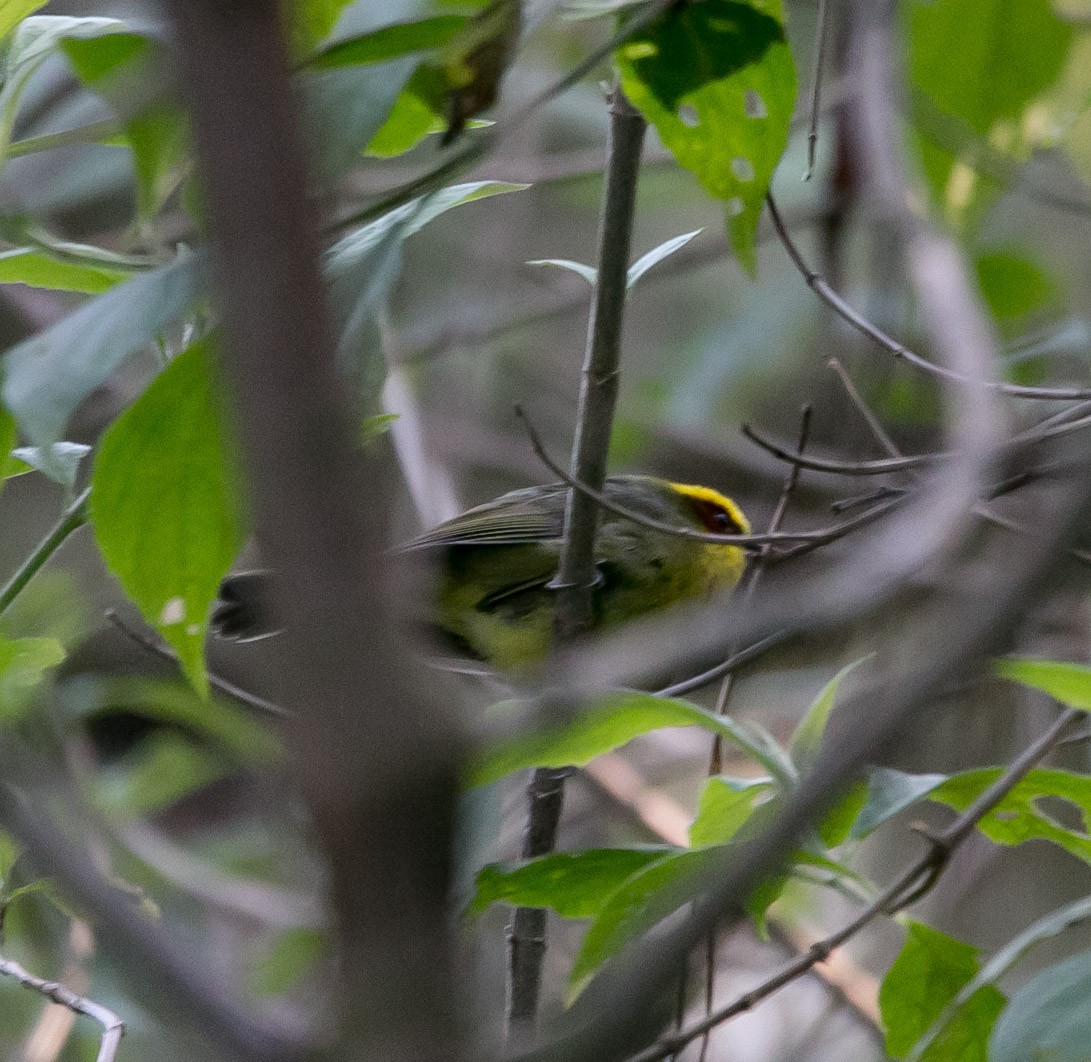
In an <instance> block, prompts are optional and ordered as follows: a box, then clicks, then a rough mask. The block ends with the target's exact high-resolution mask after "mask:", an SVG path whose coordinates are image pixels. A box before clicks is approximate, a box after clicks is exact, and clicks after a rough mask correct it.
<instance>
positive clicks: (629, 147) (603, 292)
mask: <svg viewBox="0 0 1091 1062" xmlns="http://www.w3.org/2000/svg"><path fill="white" fill-rule="evenodd" d="M609 107H610V140H609V150H608V159H607V166H606V188H605V192H604V197H603V205H602V220H601V223H600V227H599V255H598V280H597V283H596V285H595V297H594V302H593V303H592V307H591V315H590V318H589V320H588V325H587V353H586V357H585V360H584V365H583V375H582V378H581V383H580V397H579V405H578V407H577V410H576V435H575V440H574V442H573V446H572V459H571V467H572V475H573V477H574V478H575V479H577V480H579V481H580V482H582V483H589V484H591V486H592V487H593V488H594V489H595V490H601V489H602V486H603V484H604V483H605V481H606V465H607V458H608V454H609V449H610V437H611V434H612V431H613V424H614V410H615V407H616V406H617V395H618V375H619V372H620V367H621V337H622V322H623V319H624V314H625V296H626V291H627V278H628V268H629V257H630V251H631V248H632V233H633V215H634V213H635V210H636V187H637V180H638V178H639V175H640V153H641V150H642V148H643V145H644V133H645V130H646V129H647V123H646V122H645V121H644V118H643V117H642V116H641V114H640V112H639V111H637V109H636V108H635V107H634V106H633V105H632V104H631V103H630V102H629V101H628V100H627V99H626V98H625V95H624V93H623V92H622V91H621V89H620V88H615V89H614V91H613V94H612V95H611V97H610V102H609ZM598 521H599V512H598V507H597V506H596V504H595V502H594V500H592V499H590V498H588V497H587V495H585V494H583V493H581V492H579V491H575V490H570V491H569V493H568V498H567V501H566V504H565V513H564V536H563V539H562V542H561V556H560V561H559V564H558V568H557V575H556V578H555V579H554V580H553V582H552V583H551V584H550V587H551V589H552V590H553V591H554V593H555V596H554V610H553V633H554V637H555V639H556V641H557V643H558V644H562V645H563V644H565V643H566V642H570V641H571V640H572V639H573V638H575V637H577V636H578V635H580V634H583V633H584V632H585V631H587V630H589V629H590V628H591V626H592V625H593V622H594V610H593V597H592V591H593V590H594V587H595V585H596V583H597V581H598V579H599V571H598V566H597V564H596V563H595V537H596V533H597V530H598ZM566 773H567V772H566V771H564V770H563V769H562V770H553V769H550V768H545V767H540V768H538V769H537V770H536V771H535V772H534V775H533V777H532V779H531V782H530V785H529V786H528V788H527V800H528V804H529V811H528V818H527V830H526V835H525V837H524V841H523V850H522V854H523V857H524V858H533V857H534V856H539V855H545V854H546V853H547V852H551V851H552V850H553V848H554V847H555V845H556V839H557V827H558V824H559V822H560V817H561V810H562V807H563V803H564V779H565V776H566ZM545 931H546V911H545V910H544V909H542V908H534V907H519V908H516V910H515V912H514V914H513V915H512V921H511V926H510V929H509V931H508V941H509V949H510V950H509V963H510V970H509V994H508V1033H509V1035H511V1034H512V1033H513V1032H517V1031H523V1030H526V1029H527V1028H533V1024H534V1021H535V1018H536V1015H537V1011H538V998H539V995H540V988H541V974H542V960H543V958H544V956H545Z"/></svg>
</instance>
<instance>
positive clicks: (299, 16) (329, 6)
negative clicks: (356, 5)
mask: <svg viewBox="0 0 1091 1062" xmlns="http://www.w3.org/2000/svg"><path fill="white" fill-rule="evenodd" d="M351 3H352V0H292V3H290V4H289V5H287V9H288V12H289V20H288V24H289V31H290V33H291V37H292V40H293V42H294V43H295V45H296V47H297V48H299V49H300V50H303V51H308V50H310V49H311V48H313V47H314V46H315V45H316V44H318V42H319V41H322V40H325V38H326V37H328V36H329V35H330V33H331V32H332V31H333V28H334V26H336V25H337V22H338V20H339V19H340V18H341V12H342V11H344V10H345V8H346V7H348V6H349V5H350V4H351Z"/></svg>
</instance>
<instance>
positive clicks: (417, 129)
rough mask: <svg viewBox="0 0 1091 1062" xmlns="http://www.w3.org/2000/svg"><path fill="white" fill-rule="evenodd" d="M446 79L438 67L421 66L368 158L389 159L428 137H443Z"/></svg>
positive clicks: (375, 139) (371, 145)
mask: <svg viewBox="0 0 1091 1062" xmlns="http://www.w3.org/2000/svg"><path fill="white" fill-rule="evenodd" d="M444 91H445V89H444V82H443V75H442V73H440V71H439V70H437V69H436V68H435V67H432V66H428V65H422V66H420V67H418V68H417V69H416V71H414V73H413V76H412V77H411V78H410V79H409V80H408V81H407V82H406V85H405V88H404V89H402V91H401V93H400V94H399V95H398V98H397V99H396V100H395V101H394V106H393V107H391V108H390V113H389V114H388V115H387V117H386V121H385V122H383V124H382V125H381V126H380V128H379V131H378V132H377V133H376V134H375V135H374V136H373V137H372V138H371V141H370V142H369V143H368V145H367V149H366V151H365V154H366V155H368V156H369V157H371V158H379V159H389V158H394V157H395V156H397V155H402V154H404V153H405V152H407V151H409V150H410V149H411V148H414V147H416V146H417V145H418V144H419V143H420V142H421V141H422V140H423V139H424V138H425V137H426V136H430V135H431V134H433V133H442V132H443V130H444V129H445V128H446V122H444V120H443V118H442V113H443V112H442V108H443V93H444Z"/></svg>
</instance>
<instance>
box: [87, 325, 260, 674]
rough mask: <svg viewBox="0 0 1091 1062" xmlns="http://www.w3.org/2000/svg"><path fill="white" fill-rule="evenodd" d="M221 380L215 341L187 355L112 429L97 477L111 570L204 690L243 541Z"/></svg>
mask: <svg viewBox="0 0 1091 1062" xmlns="http://www.w3.org/2000/svg"><path fill="white" fill-rule="evenodd" d="M214 376H215V370H214V364H213V357H212V344H211V343H210V342H209V341H208V340H201V341H198V342H197V343H194V344H193V345H192V346H191V347H190V348H189V349H188V350H186V351H184V352H183V353H182V354H179V355H178V357H176V358H175V359H174V361H172V362H171V363H170V365H169V366H168V367H167V368H166V369H165V370H164V371H163V372H162V373H161V374H160V375H159V376H158V377H157V378H156V379H155V380H154V381H153V382H152V384H151V386H150V387H149V388H148V390H147V391H145V392H144V394H143V395H142V396H141V397H140V398H139V399H138V400H137V401H136V402H135V403H134V404H133V405H132V406H130V407H129V409H127V410H126V411H125V412H124V413H123V414H122V415H121V416H120V417H119V418H118V419H117V420H116V421H114V423H113V424H112V425H111V426H110V429H109V430H108V431H107V432H106V434H105V436H104V437H103V440H102V444H101V446H100V448H99V451H98V455H97V458H96V460H95V467H94V471H93V475H92V480H91V489H92V494H91V511H92V519H93V523H94V528H95V536H96V538H97V539H98V543H99V548H100V549H101V550H102V555H103V557H104V558H105V560H106V564H107V566H108V567H109V568H110V570H111V571H112V572H113V573H114V575H116V576H117V578H118V580H119V581H120V582H121V585H122V587H123V588H124V590H125V592H126V593H127V594H128V595H129V597H130V598H132V600H133V601H135V602H136V604H137V605H138V606H139V608H140V611H141V612H142V613H143V614H144V617H145V619H147V621H148V622H149V623H150V624H152V625H153V626H155V627H156V628H157V629H158V630H159V632H160V633H161V634H162V635H163V637H164V638H166V639H167V641H168V642H170V644H171V645H172V646H173V647H174V649H175V650H176V652H177V653H178V656H179V659H180V661H181V663H182V667H183V668H184V670H185V673H186V675H187V676H188V677H189V679H190V681H191V682H192V683H193V685H194V687H195V688H196V689H197V690H198V692H200V693H201V694H206V693H207V691H208V677H207V675H206V673H205V663H204V654H203V647H204V640H205V635H206V633H207V630H208V614H209V609H210V606H211V604H212V602H213V600H214V599H215V597H216V591H217V588H218V587H219V584H220V580H221V579H222V578H223V577H224V575H226V574H227V570H228V568H229V567H230V566H231V563H232V561H233V560H234V559H235V556H236V554H237V553H238V551H239V549H240V548H241V546H242V540H243V532H242V528H241V526H240V521H239V516H238V512H237V494H236V491H235V479H234V475H233V467H232V465H231V464H230V462H229V460H228V456H227V453H226V450H225V439H224V434H223V431H222V429H221V425H220V410H219V405H218V402H217V398H216V393H215V390H214Z"/></svg>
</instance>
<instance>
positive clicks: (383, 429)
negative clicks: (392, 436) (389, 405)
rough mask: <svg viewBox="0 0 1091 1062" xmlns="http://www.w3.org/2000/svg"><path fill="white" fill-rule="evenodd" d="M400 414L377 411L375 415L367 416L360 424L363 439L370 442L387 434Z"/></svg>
mask: <svg viewBox="0 0 1091 1062" xmlns="http://www.w3.org/2000/svg"><path fill="white" fill-rule="evenodd" d="M400 416H401V414H400V413H376V414H375V416H373V417H365V418H364V422H363V424H361V425H360V438H361V440H362V441H363V442H365V443H369V442H371V440H372V439H374V438H377V437H378V436H380V435H385V434H386V433H387V432H388V431H390V429H391V428H392V427H394V423H395V421H397V419H398V418H399V417H400Z"/></svg>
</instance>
